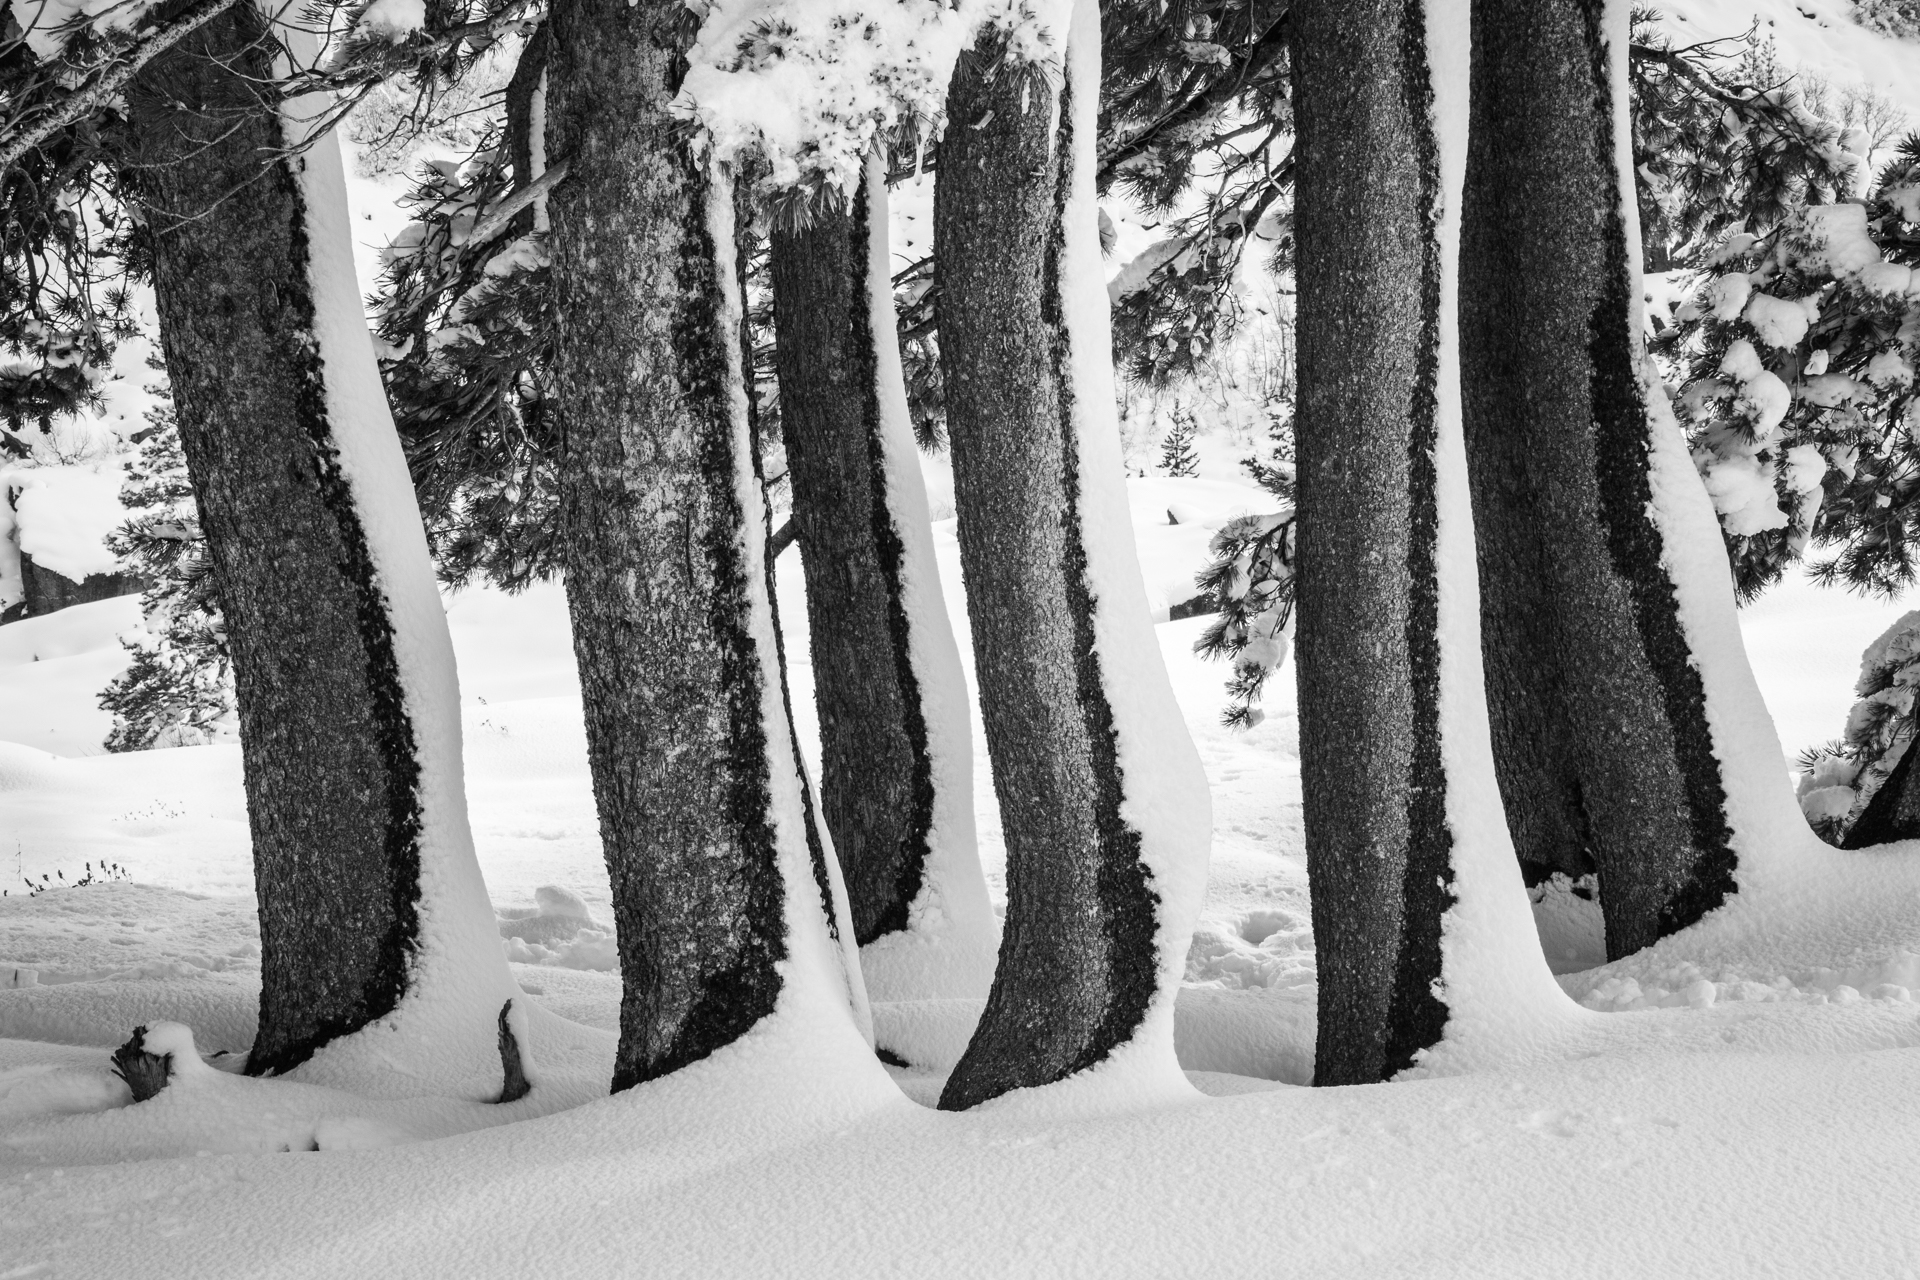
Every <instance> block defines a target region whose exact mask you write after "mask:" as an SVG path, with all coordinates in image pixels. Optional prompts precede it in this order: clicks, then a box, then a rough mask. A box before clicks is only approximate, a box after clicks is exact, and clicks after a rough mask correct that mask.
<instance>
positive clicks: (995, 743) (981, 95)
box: [934, 49, 1158, 1110]
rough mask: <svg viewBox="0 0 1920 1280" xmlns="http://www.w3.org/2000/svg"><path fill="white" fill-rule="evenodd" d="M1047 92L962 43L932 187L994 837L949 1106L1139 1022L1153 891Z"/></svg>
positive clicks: (1087, 1058)
mask: <svg viewBox="0 0 1920 1280" xmlns="http://www.w3.org/2000/svg"><path fill="white" fill-rule="evenodd" d="M1081 88H1082V86H1077V85H1069V86H1068V89H1067V92H1068V93H1072V92H1075V91H1079V90H1080V89H1081ZM1085 88H1086V90H1087V91H1091V88H1092V87H1091V86H1085ZM1055 92H1056V91H1055V90H1054V89H1053V88H1052V87H1051V86H1049V85H1047V84H1046V83H1045V81H1044V80H1043V79H1042V78H1041V77H1040V76H1039V75H1038V74H1036V73H1033V72H1030V71H1028V70H1026V69H1024V68H1017V67H1011V66H1008V65H1006V64H1004V63H1001V62H999V60H998V58H997V55H996V53H995V52H994V51H993V50H985V49H983V50H976V51H975V53H974V54H973V55H972V56H971V57H970V58H969V59H968V60H966V62H965V63H964V64H963V65H962V67H961V69H960V71H959V72H958V73H957V74H956V76H955V78H954V82H953V85H952V87H951V89H950V90H949V93H948V98H947V112H948V116H947V118H948V120H949V121H950V122H951V123H950V125H949V127H948V130H947V133H946V138H945V141H944V142H942V144H941V156H940V169H939V173H938V175H937V177H936V183H935V194H934V242H935V251H936V260H937V262H938V263H939V267H938V270H939V273H940V274H939V283H938V288H939V302H938V304H937V305H938V308H939V317H940V334H941V341H940V358H941V368H942V371H943V373H944V375H945V379H946V394H947V423H948V429H949V431H950V433H951V440H952V450H953V467H954V499H955V505H956V507H957V509H958V513H959V517H960V520H959V526H960V530H959V531H960V563H961V568H962V571H963V573H964V575H965V579H966V587H967V613H968V616H969V618H970V619H971V621H972V625H973V645H974V657H975V661H976V663H977V664H978V671H979V676H980V702H981V714H982V718H983V719H984V721H985V726H986V734H987V749H988V753H989V755H990V757H991V760H992V764H993V779H994V786H995V790H996V792H997V794H998V795H999V798H1000V813H1001V828H1002V831H1003V833H1004V835H1005V838H1006V847H1007V914H1006V927H1005V932H1004V933H1003V935H1002V940H1001V946H1000V957H999V967H998V969H997V971H996V973H995V976H994V982H993V989H992V991H991V992H990V993H989V995H988V998H987V1007H986V1011H985V1013H984V1014H983V1015H982V1017H981V1020H980V1025H979V1027H978V1029H977V1030H976V1031H975V1033H974V1037H973V1040H972V1042H971V1043H970V1044H969V1045H968V1047H967V1051H966V1053H965V1055H964V1056H963V1057H962V1058H961V1060H960V1063H959V1065H958V1066H956V1067H955V1068H954V1071H953V1074H952V1076H951V1077H950V1078H949V1080H948V1082H947V1086H946V1090H945V1092H944V1093H943V1094H942V1096H941V1099H940V1105H941V1106H942V1107H944V1108H947V1109H949V1110H959V1109H963V1108H966V1107H970V1106H973V1105H975V1104H977V1103H979V1102H983V1101H985V1100H986V1099H988V1098H992V1097H996V1096H998V1095H1000V1094H1002V1093H1005V1092H1007V1091H1008V1090H1010V1089H1016V1088H1022V1087H1028V1086H1035V1085H1042V1084H1047V1083H1050V1082H1052V1081H1055V1080H1059V1079H1061V1078H1063V1077H1065V1076H1067V1075H1069V1074H1071V1073H1073V1072H1075V1071H1078V1070H1080V1069H1081V1068H1083V1067H1086V1066H1089V1065H1091V1064H1093V1063H1095V1062H1098V1061H1099V1060H1100V1059H1102V1058H1104V1057H1105V1056H1106V1055H1107V1054H1108V1053H1109V1052H1110V1051H1111V1050H1112V1049H1113V1048H1114V1047H1115V1046H1116V1045H1118V1044H1120V1043H1122V1042H1123V1041H1125V1040H1126V1039H1127V1038H1128V1037H1129V1036H1130V1035H1131V1034H1132V1033H1133V1031H1134V1029H1135V1028H1136V1027H1137V1026H1138V1025H1139V1023H1140V1020H1141V1018H1142V1017H1143V1016H1144V1015H1145V1012H1146V1008H1147V1004H1148V1002H1149V1000H1151V998H1152V995H1153V991H1154V982H1155V956H1154V929H1155V908H1156V905H1157V902H1158V899H1157V897H1156V895H1155V894H1154V892H1153V889H1152V886H1151V884H1150V883H1149V877H1148V874H1147V871H1146V868H1145V866H1144V865H1143V864H1142V863H1141V861H1140V856H1139V843H1140V839H1139V835H1138V833H1137V832H1135V831H1133V830H1131V829H1130V828H1129V827H1127V826H1126V824H1125V823H1124V822H1123V821H1122V819H1121V817H1120V800H1121V796H1122V783H1123V780H1122V778H1121V776H1120V771H1119V766H1118V762H1117V760H1116V758H1115V749H1114V730H1113V721H1112V712H1111V709H1110V707H1109V705H1108V702H1107V696H1106V692H1105V688H1104V685H1103V683H1102V676H1101V672H1100V665H1099V661H1098V658H1097V655H1095V653H1094V652H1093V630H1092V623H1093V607H1094V600H1093V597H1092V595H1091V592H1090V589H1089V587H1088V584H1087V579H1086V556H1085V550H1084V545H1083V543H1082V537H1083V534H1082V530H1081V526H1080V515H1079V478H1078V473H1077V467H1078V453H1077V446H1076V442H1075V436H1074V434H1073V427H1072V423H1071V418H1070V415H1069V409H1070V407H1071V395H1072V389H1071V382H1070V379H1069V375H1068V366H1067V357H1068V352H1067V345H1066V333H1065V328H1064V320H1063V317H1062V315H1061V311H1060V284H1061V281H1060V278H1059V259H1060V252H1061V236H1062V222H1061V218H1062V202H1063V200H1064V197H1065V193H1066V190H1067V185H1066V184H1067V181H1068V178H1069V169H1068V167H1069V165H1070V164H1072V163H1073V159H1074V145H1073V138H1072V137H1071V136H1070V134H1071V119H1072V117H1071V112H1070V110H1069V108H1070V103H1067V102H1065V101H1063V102H1062V103H1061V107H1062V109H1061V112H1060V126H1059V131H1058V134H1057V135H1056V134H1054V132H1053V128H1052V125H1053V112H1052V111H1051V110H1050V109H1049V107H1050V100H1051V98H1052V97H1053V95H1054V93H1055Z"/></svg>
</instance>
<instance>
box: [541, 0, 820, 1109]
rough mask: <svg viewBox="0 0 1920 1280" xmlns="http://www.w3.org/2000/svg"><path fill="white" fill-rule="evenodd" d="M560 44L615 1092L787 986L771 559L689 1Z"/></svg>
mask: <svg viewBox="0 0 1920 1280" xmlns="http://www.w3.org/2000/svg"><path fill="white" fill-rule="evenodd" d="M549 30H550V33H551V35H550V40H551V44H550V46H549V53H548V68H549V71H548V86H549V87H548V95H547V102H548V122H549V123H548V134H547V136H548V139H549V147H550V151H551V153H552V154H553V155H556V156H567V157H569V158H570V159H571V161H572V165H573V176H572V178H571V179H570V180H569V181H568V182H566V183H565V184H563V185H562V186H560V187H558V188H556V189H555V191H554V193H553V196H552V198H551V204H550V214H551V219H552V233H551V240H550V245H551V251H552V255H553V275H554V287H555V302H556V305H557V308H558V313H559V316H560V321H561V326H562V331H563V332H564V333H565V334H566V339H567V340H566V341H564V342H562V343H561V344H560V345H559V347H558V354H557V358H556V361H555V369H554V383H555V403H556V407H557V410H558V413H559V415H560V421H561V423H562V429H563V433H564V438H565V447H564V453H563V457H562V460H561V483H562V494H563V497H562V511H563V518H564V521H565V530H566V540H567V546H566V574H567V576H566V584H567V601H568V605H569V608H570V610H571V613H572V617H573V633H574V651H575V654H576V656H577V658H578V660H579V665H580V679H581V689H582V694H583V698H584V702H585V712H586V726H587V748H588V761H589V764H590V766H591V770H592V775H593V784H594V797H595V800H596V802H597V804H598V806H599V813H600V831H601V840H602V842H603V844H604V846H605V850H606V857H607V867H608V872H609V875H610V878H611V880H612V887H613V897H614V912H615V917H616V920H617V923H618V926H619V934H620V961H621V974H622V977H623V979H624V982H625V990H624V994H623V997H622V1000H621V1009H620V1045H619V1050H618V1054H617V1057H616V1061H615V1068H614V1081H613V1084H614V1088H615V1089H616V1090H617V1089H624V1088H627V1087H629V1086H631V1085H634V1084H637V1083H639V1082H641V1081H644V1080H648V1079H652V1078H654V1077H657V1076H661V1075H664V1074H666V1073H668V1072H670V1071H673V1070H675V1069H677V1068H678V1067H680V1066H683V1065H685V1064H686V1063H689V1062H692V1061H694V1060H696V1059H699V1058H702V1057H705V1056H706V1055H708V1054H710V1053H712V1052H713V1051H714V1050H715V1049H718V1048H720V1047H721V1046H723V1045H725V1044H728V1043H729V1042H731V1041H732V1040H734V1039H736V1038H737V1037H738V1036H740V1035H741V1034H742V1033H743V1032H745V1031H746V1030H747V1029H748V1028H749V1027H751V1026H752V1025H753V1024H754V1023H755V1022H757V1021H758V1020H759V1019H760V1018H762V1017H764V1016H765V1015H766V1014H768V1013H770V1012H771V1011H772V1009H773V1006H774V1001H775V999H776V997H777V996H778V993H779V991H780V985H781V978H780V975H779V973H778V971H777V970H776V969H775V965H776V964H777V963H778V962H779V961H780V960H781V959H783V958H784V957H785V955H786V953H787V944H786V936H785V923H784V919H783V914H782V910H783V896H782V895H783V882H782V877H781V873H780V869H779V865H778V862H777V850H776V847H775V833H774V829H773V824H772V816H771V806H772V804H773V803H774V801H773V797H772V792H771V788H772V786H773V782H774V779H773V778H772V777H771V774H770V770H769V764H768V745H769V744H768V742H767V731H766V728H765V725H764V722H763V719H762V713H763V694H764V688H763V676H762V671H763V666H762V661H761V657H760V654H759V652H758V650H757V648H756V646H755V641H754V639H753V636H752V634H751V631H750V617H749V613H750V600H749V596H748V578H749V575H750V574H755V573H761V574H764V572H765V566H764V565H763V564H759V563H752V564H749V563H747V562H746V561H747V556H746V553H745V550H744V547H743V545H742V539H741V532H742V529H743V522H744V521H745V520H746V519H747V518H748V513H747V512H745V511H743V510H742V502H741V496H740V491H739V489H738V488H737V486H736V467H737V466H741V465H750V463H745V462H743V461H742V460H740V459H738V458H737V457H736V448H737V442H736V436H735V429H734V422H735V420H734V418H733V414H734V413H735V411H736V410H735V402H734V399H733V397H734V395H735V393H736V390H737V389H736V388H735V387H734V386H733V385H732V381H731V378H730V375H729V370H730V360H731V359H732V357H730V352H729V347H730V346H731V345H733V344H737V343H738V341H739V335H738V329H737V324H736V321H735V319H734V318H733V317H732V316H731V315H730V314H729V311H728V309H727V307H726V305H725V300H724V294H723V278H722V275H721V272H722V267H721V266H720V260H719V252H720V250H721V246H719V245H716V244H715V243H714V242H713V237H712V234H711V232H710V230H709V222H708V214H707V203H708V199H709V194H710V193H709V179H708V175H707V173H706V171H705V170H704V169H703V168H702V166H701V165H700V164H699V163H698V162H696V161H695V159H694V158H693V157H692V155H691V154H690V152H689V149H688V148H687V147H686V145H685V141H684V138H683V136H682V133H683V131H682V130H681V128H680V127H679V125H678V123H677V122H676V121H675V119H674V118H673V116H672V114H671V112H670V109H669V104H670V103H671V102H672V100H673V97H674V95H675V93H676V92H677V91H678V89H679V85H680V81H681V79H682V78H683V76H684V74H685V69H686V63H685V52H686V48H687V45H688V43H689V41H690V39H691V37H692V35H693V33H694V23H693V21H692V19H691V18H690V16H689V15H688V14H687V13H686V12H685V10H684V8H683V7H682V6H680V5H679V4H678V3H676V2H674V0H640V3H637V4H629V3H628V2H627V0H561V2H560V3H558V4H556V5H555V6H554V9H553V12H552V17H551V19H550V26H549ZM728 256H729V257H730V256H731V255H730V254H729V255H728ZM754 515H755V516H756V517H757V518H759V519H762V520H764V518H765V517H764V514H762V513H759V512H756V513H754Z"/></svg>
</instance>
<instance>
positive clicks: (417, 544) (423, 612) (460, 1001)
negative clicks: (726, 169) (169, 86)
mask: <svg viewBox="0 0 1920 1280" xmlns="http://www.w3.org/2000/svg"><path fill="white" fill-rule="evenodd" d="M282 38H283V39H284V40H286V41H287V43H288V46H289V48H290V49H291V50H292V52H293V55H294V57H296V58H299V59H302V60H305V61H310V60H311V59H312V58H313V57H314V56H315V51H314V48H313V37H312V36H311V34H310V33H307V32H305V31H302V30H299V29H297V28H292V27H283V29H282ZM327 105H328V104H327V103H326V102H325V101H324V100H323V98H322V97H321V96H320V95H309V96H306V97H302V98H296V99H293V100H291V101H289V102H287V103H285V104H284V105H283V106H282V108H281V111H282V117H283V122H284V127H285V129H286V131H287V136H288V137H289V138H290V139H296V138H301V137H303V136H304V135H305V133H306V131H307V130H308V129H309V127H310V124H309V122H310V121H312V120H313V119H315V118H316V117H319V116H321V114H322V113H323V111H324V110H325V109H326V107H327ZM286 163H288V164H290V165H292V166H293V169H294V172H295V176H296V180H297V182H298V184H299V190H300V196H301V200H302V203H303V205H304V217H305V220H306V231H307V235H308V237H309V243H310V245H311V253H310V257H309V262H310V263H311V266H310V284H311V287H312V291H313V309H314V332H313V341H314V343H315V345H316V348H317V350H318V352H319V356H320V362H321V367H322V376H323V378H324V380H325V386H326V412H327V419H328V423H329V426H330V428H331V431H332V443H333V444H334V446H335V447H336V448H337V449H338V451H339V454H338V460H339V467H340V473H341V475H342V477H343V478H344V479H345V480H346V483H347V486H348V488H349V489H350V490H351V492H352V496H353V504H354V511H355V515H356V516H357V518H358V519H359V521H360V524H361V527H362V530H363V532H364V534H365V537H366V541H367V549H368V554H369V556H370V558H371V559H372V562H373V567H374V571H375V574H376V575H377V578H378V582H379V586H380V590H381V594H382V596H383V597H384V600H385V603H386V606H387V613H388V619H389V623H390V625H391V627H392V631H393V651H394V661H395V664H396V666H397V668H398V672H399V678H400V684H401V688H402V695H403V700H404V714H405V715H406V716H407V718H408V720H409V721H410V722H411V723H412V726H413V733H414V742H415V743H416V746H417V751H418V758H419V764H420V776H419V782H418V784H417V786H418V793H417V798H418V801H419V805H420V832H419V837H418V841H419V845H418V847H419V857H420V871H419V877H420V878H419V900H418V906H417V911H418V922H419V923H418V933H417V935H416V937H415V939H414V946H413V951H412V955H411V958H410V960H409V963H408V966H407V984H406V990H405V992H404V994H403V995H402V996H401V997H400V1001H399V1004H398V1005H397V1006H396V1007H395V1009H394V1011H393V1012H392V1013H391V1014H389V1015H388V1016H387V1017H385V1018H383V1019H381V1020H379V1021H377V1022H374V1023H372V1024H370V1025H368V1026H366V1027H364V1028H361V1029H360V1030H358V1031H356V1032H354V1033H352V1034H349V1035H346V1036H343V1037H340V1038H338V1039H336V1040H333V1041H330V1042H329V1043H328V1044H326V1045H325V1046H323V1047H322V1048H321V1049H320V1050H319V1051H317V1052H316V1053H315V1054H314V1055H313V1057H312V1058H310V1059H309V1060H308V1061H307V1062H306V1063H304V1064H302V1065H301V1066H300V1067H298V1068H296V1069H295V1071H294V1072H293V1073H292V1074H293V1075H294V1076H295V1077H297V1078H299V1079H303V1080H308V1081H311V1082H315V1083H324V1084H331V1085H336V1086H338V1087H342V1088H349V1089H353V1090H355V1091H358V1092H362V1093H367V1094H372V1095H384V1096H405V1095H408V1094H418V1093H450V1094H460V1095H463V1096H469V1095H470V1096H477V1097H478V1096H487V1095H489V1094H492V1093H497V1092H498V1091H499V1088H500V1056H499V1047H498V1039H497V1035H498V1022H497V1019H498V1017H499V1013H500V1008H501V1006H502V1005H503V1004H504V1003H505V1002H506V1001H507V1000H509V999H511V998H513V997H515V996H518V995H519V988H518V986H517V985H516V984H515V983H514V981H513V978H512V975H511V974H510V972H509V971H508V969H507V964H506V957H505V953H504V952H503V951H502V950H501V946H500V936H499V931H498V928H497V926H496V924H495V921H494V914H493V907H492V904H491V903H490V901H489V900H488V897H487V890H486V884H485V882H484V881H483V879H482V877H481V874H480V866H479V863H478V862H477V861H476V860H475V857H474V849H473V833H472V831H471V829H470V827H469V826H468V821H467V803H466V792H465V783H464V766H463V763H462V756H461V752H462V744H461V728H460V689H459V678H458V675H457V674H456V671H455V667H454V656H453V642H452V639H451V637H450V636H449V633H448V631H447V621H446V614H445V612H444V610H443V609H442V607H441V604H440V594H439V590H438V588H437V586H436V584H435V581H434V573H433V562H432V560H431V558H430V556H429V554H428V551H427V541H426V534H425V532H424V530H423V528H422V525H421V520H420V509H419V506H418V503H417V501H416V499H415V497H414V492H413V485H412V482H411V481H410V479H409V477H408V472H407V464H406V459H405V457H404V456H403V455H402V453H401V449H400V439H399V436H398V435H397V433H396V432H395V430H394V425H393V417H392V414H391V412H390V410H389V408H388V406H387V399H386V392H385V390H384V389H383V387H382V385H381V382H380V372H379V368H378V366H377V365H376V364H375V362H374V355H373V341H372V338H371V337H370V336H369V334H368V331H367V321H366V316H365V313H364V311H363V309H362V306H361V296H360V282H359V280H358V278H357V277H356V275H355V273H354V265H353V243H352V239H351V235H352V232H351V225H350V222H349V217H348V212H347V200H346V177H345V174H344V172H343V171H342V168H341V163H340V146H339V142H338V140H337V139H336V138H335V137H334V136H333V135H332V134H331V133H329V134H327V135H326V136H324V137H321V138H319V139H317V140H315V141H313V142H312V143H311V144H310V145H309V146H308V147H307V148H306V150H305V151H304V152H302V153H300V154H298V155H296V156H295V157H294V158H292V159H291V160H289V161H287V162H286ZM536 1079H537V1077H536Z"/></svg>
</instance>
